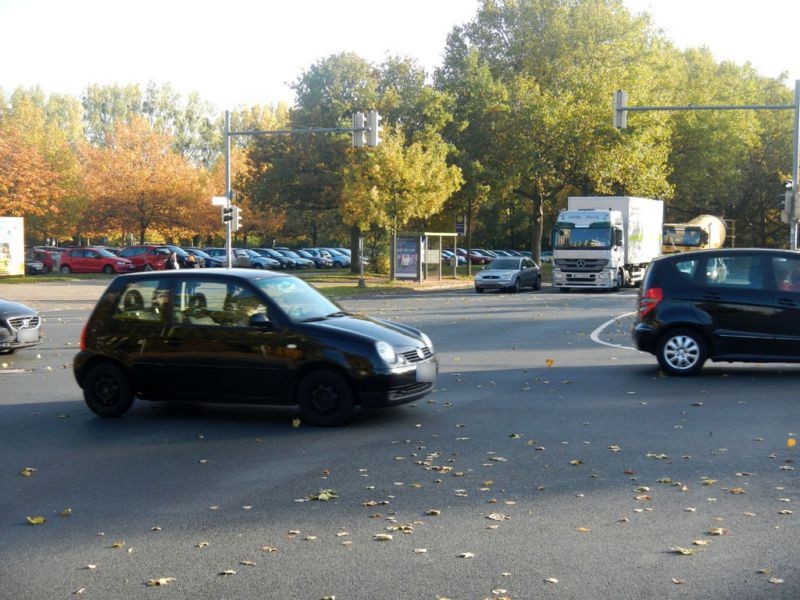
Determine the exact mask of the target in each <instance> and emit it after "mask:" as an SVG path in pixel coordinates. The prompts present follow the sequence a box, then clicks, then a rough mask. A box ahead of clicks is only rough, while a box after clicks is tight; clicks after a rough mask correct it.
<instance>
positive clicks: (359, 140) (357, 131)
mask: <svg viewBox="0 0 800 600" xmlns="http://www.w3.org/2000/svg"><path fill="white" fill-rule="evenodd" d="M365 123H366V118H365V117H364V113H362V112H354V113H353V148H361V147H362V146H363V145H364V138H365V137H366V133H367V131H366V129H365Z"/></svg>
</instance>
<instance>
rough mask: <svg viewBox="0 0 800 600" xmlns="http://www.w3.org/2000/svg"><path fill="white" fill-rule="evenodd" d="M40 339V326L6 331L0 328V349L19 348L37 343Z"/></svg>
mask: <svg viewBox="0 0 800 600" xmlns="http://www.w3.org/2000/svg"><path fill="white" fill-rule="evenodd" d="M41 339H42V330H41V328H36V329H20V330H18V331H8V330H7V329H4V328H3V329H0V351H3V350H19V349H20V348H30V347H31V346H35V345H37V344H38V343H39V342H40V341H41Z"/></svg>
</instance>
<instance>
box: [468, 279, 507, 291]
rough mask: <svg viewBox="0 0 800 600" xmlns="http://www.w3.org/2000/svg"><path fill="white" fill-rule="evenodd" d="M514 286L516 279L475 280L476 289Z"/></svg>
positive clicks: (496, 288) (500, 288)
mask: <svg viewBox="0 0 800 600" xmlns="http://www.w3.org/2000/svg"><path fill="white" fill-rule="evenodd" d="M513 287H514V280H513V279H509V280H505V279H503V280H499V279H496V280H488V281H476V282H475V289H476V290H510V289H511V288H513Z"/></svg>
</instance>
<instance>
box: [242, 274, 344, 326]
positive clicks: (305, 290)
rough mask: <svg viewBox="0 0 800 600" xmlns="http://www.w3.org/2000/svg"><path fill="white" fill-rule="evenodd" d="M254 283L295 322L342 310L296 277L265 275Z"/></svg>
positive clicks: (327, 315) (338, 313)
mask: <svg viewBox="0 0 800 600" xmlns="http://www.w3.org/2000/svg"><path fill="white" fill-rule="evenodd" d="M255 284H256V285H257V286H258V288H259V289H260V290H261V291H263V292H264V293H265V294H266V295H267V296H269V297H270V299H272V301H273V302H275V304H277V305H278V306H280V307H281V309H283V311H284V312H285V313H286V314H287V315H288V316H289V318H290V319H291V320H292V321H295V322H303V321H305V322H310V321H320V320H322V319H326V318H329V317H337V316H341V315H344V314H346V313H344V311H342V309H341V308H340V307H339V306H337V305H336V304H334V303H333V302H331V301H330V300H328V299H327V298H326V297H325V296H323V295H322V294H320V293H319V292H318V291H317V290H316V289H314V288H313V287H312V286H310V285H309V284H307V283H306V282H305V281H303V280H302V279H298V278H297V277H265V278H263V279H257V280H255Z"/></svg>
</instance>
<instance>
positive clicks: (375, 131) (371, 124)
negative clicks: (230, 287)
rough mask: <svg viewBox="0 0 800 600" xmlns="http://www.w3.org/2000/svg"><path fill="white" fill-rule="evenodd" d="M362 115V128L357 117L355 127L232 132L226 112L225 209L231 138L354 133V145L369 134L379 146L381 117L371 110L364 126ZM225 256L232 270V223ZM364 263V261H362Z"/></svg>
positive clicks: (227, 227)
mask: <svg viewBox="0 0 800 600" xmlns="http://www.w3.org/2000/svg"><path fill="white" fill-rule="evenodd" d="M357 114H360V115H361V120H360V122H359V125H360V126H357V125H356V118H355V115H354V117H353V127H351V128H348V127H309V128H308V129H273V130H260V129H251V130H248V131H231V113H230V111H228V110H226V111H225V198H226V199H227V200H226V204H225V207H226V208H228V209H232V206H231V204H232V202H233V191H232V190H231V136H234V135H295V134H301V133H345V132H347V133H352V134H353V145H354V146H358V145H359V144H357V143H356V139H357V135H358V134H361V136H362V138H363V133H364V132H366V133H367V145H368V146H373V147H374V146H377V145H378V144H379V143H380V135H379V134H380V129H381V126H380V120H381V117H380V115H379V114H378V112H377V111H374V110H371V111H369V113H368V123H367V125H366V126H365V125H364V115H363V114H361V113H357ZM225 255H226V257H227V258H226V265H227V268H229V269H230V268H231V266H232V263H233V250H232V248H231V221H226V222H225ZM362 262H363V261H362Z"/></svg>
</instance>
